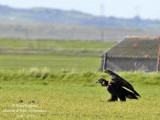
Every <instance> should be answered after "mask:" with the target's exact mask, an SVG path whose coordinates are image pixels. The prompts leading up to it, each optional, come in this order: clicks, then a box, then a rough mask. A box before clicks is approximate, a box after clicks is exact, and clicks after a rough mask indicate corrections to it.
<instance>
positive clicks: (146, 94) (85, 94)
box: [0, 39, 160, 120]
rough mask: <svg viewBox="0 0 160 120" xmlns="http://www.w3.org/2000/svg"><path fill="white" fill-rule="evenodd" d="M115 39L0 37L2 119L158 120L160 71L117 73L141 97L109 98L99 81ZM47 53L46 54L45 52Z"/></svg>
mask: <svg viewBox="0 0 160 120" xmlns="http://www.w3.org/2000/svg"><path fill="white" fill-rule="evenodd" d="M114 44H115V43H113V42H96V41H95V42H90V41H87V42H85V41H49V40H48V41H38V44H37V41H28V40H23V41H22V40H10V39H1V40H0V47H1V50H0V53H1V54H0V92H1V94H0V98H1V100H0V105H1V106H0V111H1V112H0V120H28V119H29V120H106V119H107V120H159V119H160V109H159V108H160V101H159V99H160V94H159V93H160V89H159V86H160V74H158V73H154V74H153V73H140V72H138V73H136V72H133V73H125V72H122V73H118V74H120V75H121V76H122V77H124V78H125V79H126V80H128V81H129V82H130V83H131V84H132V85H133V86H134V88H135V89H136V90H137V91H138V93H139V94H140V95H141V96H142V97H141V98H140V99H139V100H127V102H120V101H118V102H113V103H108V102H106V100H107V99H109V97H110V94H109V93H108V92H107V91H106V89H104V88H102V87H101V86H100V84H96V83H95V81H96V79H98V78H99V77H102V76H103V77H106V78H107V79H109V77H108V76H107V75H106V74H103V73H98V72H97V71H98V69H99V67H100V62H101V61H100V54H101V53H103V52H104V51H105V50H107V49H109V48H110V47H111V46H113V45H114ZM44 51H45V52H44Z"/></svg>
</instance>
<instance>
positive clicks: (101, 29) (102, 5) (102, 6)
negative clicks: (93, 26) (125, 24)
mask: <svg viewBox="0 0 160 120" xmlns="http://www.w3.org/2000/svg"><path fill="white" fill-rule="evenodd" d="M104 9H105V6H104V4H101V6H100V14H101V26H100V34H101V37H100V39H101V40H102V41H104V38H105V36H104V21H103V18H104Z"/></svg>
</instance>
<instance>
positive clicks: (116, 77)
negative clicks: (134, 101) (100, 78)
mask: <svg viewBox="0 0 160 120" xmlns="http://www.w3.org/2000/svg"><path fill="white" fill-rule="evenodd" d="M104 72H105V73H108V74H109V75H110V76H111V77H112V78H111V80H112V81H114V82H116V83H117V84H119V85H120V86H122V87H126V88H127V89H129V90H131V91H132V92H134V94H135V95H137V96H140V95H139V94H138V93H137V92H136V91H135V90H134V88H133V86H132V85H131V84H130V83H129V82H127V81H126V80H124V79H123V78H122V77H120V76H119V75H117V74H116V73H114V72H113V71H111V70H105V71H104Z"/></svg>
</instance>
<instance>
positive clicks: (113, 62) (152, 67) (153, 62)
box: [103, 57, 157, 72]
mask: <svg viewBox="0 0 160 120" xmlns="http://www.w3.org/2000/svg"><path fill="white" fill-rule="evenodd" d="M103 65H104V64H103ZM106 69H110V70H113V71H145V72H155V71H157V59H154V58H152V59H151V58H150V59H149V58H146V59H145V58H110V57H108V58H107V62H106Z"/></svg>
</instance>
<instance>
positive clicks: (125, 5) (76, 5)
mask: <svg viewBox="0 0 160 120" xmlns="http://www.w3.org/2000/svg"><path fill="white" fill-rule="evenodd" d="M0 5H8V6H11V7H18V8H32V7H49V8H58V9H62V10H78V11H82V12H86V13H90V14H93V15H102V14H103V15H105V16H115V17H120V18H132V17H134V16H136V15H139V16H141V17H142V18H145V19H160V0H0Z"/></svg>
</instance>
